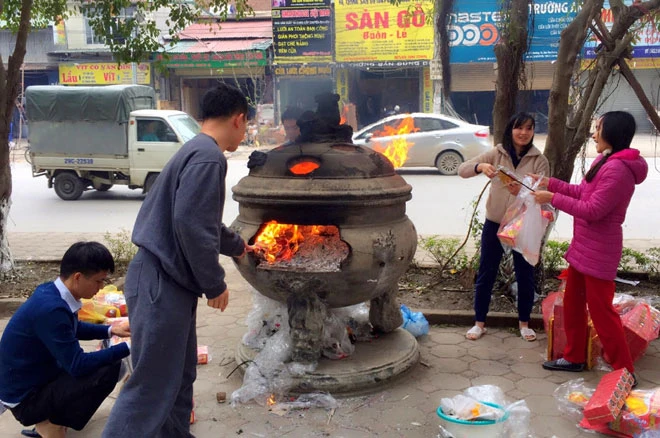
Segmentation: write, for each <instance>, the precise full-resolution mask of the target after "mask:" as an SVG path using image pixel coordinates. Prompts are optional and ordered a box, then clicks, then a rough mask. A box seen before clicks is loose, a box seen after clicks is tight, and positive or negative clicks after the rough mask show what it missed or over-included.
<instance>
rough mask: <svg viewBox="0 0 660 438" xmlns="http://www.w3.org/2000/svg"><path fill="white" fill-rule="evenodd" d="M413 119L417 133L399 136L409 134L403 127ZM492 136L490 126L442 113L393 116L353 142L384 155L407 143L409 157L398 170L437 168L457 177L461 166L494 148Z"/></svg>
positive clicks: (363, 133) (381, 121)
mask: <svg viewBox="0 0 660 438" xmlns="http://www.w3.org/2000/svg"><path fill="white" fill-rule="evenodd" d="M409 117H410V118H412V122H413V124H414V128H413V129H412V131H413V132H408V133H401V134H399V133H398V132H405V130H402V129H401V127H402V126H403V125H405V124H406V122H408V123H409V122H410V120H408V121H406V118H409ZM411 127H412V126H411ZM489 137H490V132H489V130H488V126H481V125H473V124H471V123H467V122H464V121H462V120H459V119H455V118H452V117H447V116H441V115H438V114H427V113H411V114H397V115H394V116H389V117H386V118H384V119H382V120H379V121H378V122H376V123H373V124H371V125H369V126H366V127H364V128H362V129H361V130H359V131H357V132H356V133H355V134H353V143H355V144H357V145H361V146H366V147H369V148H371V149H374V150H377V151H379V152H383V151H385V149H386V148H387V147H388V146H389V145H391V144H392V143H393V142H394V143H397V142H402V141H403V140H405V141H406V142H407V143H408V145H409V149H408V156H407V158H406V159H405V162H403V164H402V165H397V164H395V165H394V167H437V168H438V170H439V171H440V173H441V174H443V175H455V174H456V172H457V171H458V166H460V165H461V163H463V162H464V161H467V160H470V159H472V158H474V157H476V156H477V155H479V154H481V153H483V152H486V151H487V150H488V149H490V148H491V147H492V145H491V143H490V138H489ZM386 155H388V154H386Z"/></svg>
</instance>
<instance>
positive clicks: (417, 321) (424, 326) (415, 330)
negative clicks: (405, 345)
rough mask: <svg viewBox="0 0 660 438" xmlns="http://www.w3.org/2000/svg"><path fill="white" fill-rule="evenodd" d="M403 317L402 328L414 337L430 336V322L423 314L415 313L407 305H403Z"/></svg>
mask: <svg viewBox="0 0 660 438" xmlns="http://www.w3.org/2000/svg"><path fill="white" fill-rule="evenodd" d="M401 315H402V316H403V325H402V327H403V328H404V329H406V330H408V331H409V332H410V333H411V334H412V335H413V336H414V337H418V336H422V335H428V334H429V322H428V321H427V320H426V317H424V314H423V313H422V312H413V311H411V310H410V309H409V308H408V307H407V306H406V305H405V304H401Z"/></svg>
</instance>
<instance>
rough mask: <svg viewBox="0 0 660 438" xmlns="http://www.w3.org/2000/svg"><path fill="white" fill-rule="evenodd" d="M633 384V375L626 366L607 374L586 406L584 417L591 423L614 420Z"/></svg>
mask: <svg viewBox="0 0 660 438" xmlns="http://www.w3.org/2000/svg"><path fill="white" fill-rule="evenodd" d="M632 384H633V376H632V374H630V372H628V370H627V369H625V368H621V369H620V370H616V371H612V372H611V373H608V374H605V375H604V376H603V377H602V378H601V379H600V382H599V383H598V386H597V387H596V391H595V392H594V394H593V395H592V396H591V398H590V399H589V402H588V403H587V405H586V406H585V407H584V418H586V419H587V421H588V422H589V423H590V424H602V423H609V422H610V421H614V419H615V418H616V417H618V416H619V413H620V412H621V409H622V408H623V404H624V403H625V401H626V397H628V394H630V391H631V389H632Z"/></svg>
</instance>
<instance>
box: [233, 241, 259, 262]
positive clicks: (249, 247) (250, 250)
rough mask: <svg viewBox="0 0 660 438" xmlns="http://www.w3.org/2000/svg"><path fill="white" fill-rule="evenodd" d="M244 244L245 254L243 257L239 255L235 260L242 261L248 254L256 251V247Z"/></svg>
mask: <svg viewBox="0 0 660 438" xmlns="http://www.w3.org/2000/svg"><path fill="white" fill-rule="evenodd" d="M243 244H244V245H245V246H244V247H243V253H242V254H241V255H239V256H235V257H234V258H235V259H239V260H240V259H242V258H243V257H245V254H247V253H248V252H253V251H254V246H252V245H248V244H247V243H246V242H243Z"/></svg>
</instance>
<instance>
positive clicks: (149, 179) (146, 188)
mask: <svg viewBox="0 0 660 438" xmlns="http://www.w3.org/2000/svg"><path fill="white" fill-rule="evenodd" d="M158 175H160V173H150V174H149V176H148V177H147V179H146V180H145V181H144V193H149V190H151V188H152V187H153V186H154V183H155V182H156V178H158Z"/></svg>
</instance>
